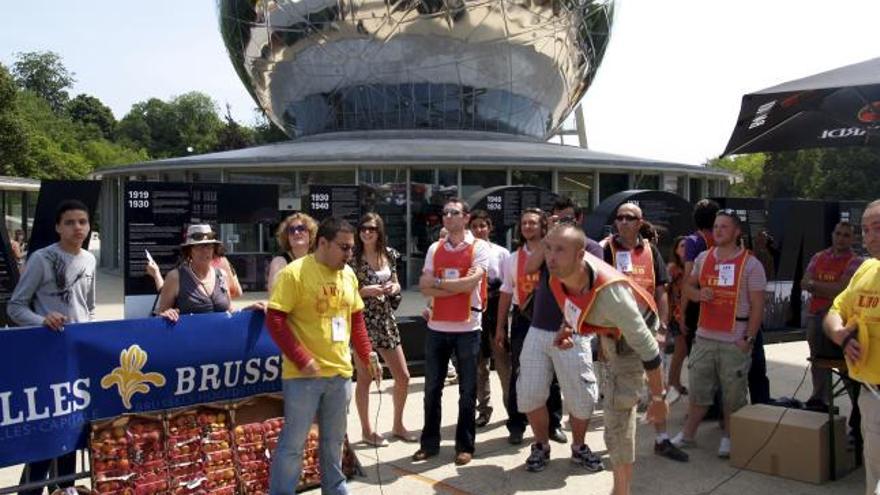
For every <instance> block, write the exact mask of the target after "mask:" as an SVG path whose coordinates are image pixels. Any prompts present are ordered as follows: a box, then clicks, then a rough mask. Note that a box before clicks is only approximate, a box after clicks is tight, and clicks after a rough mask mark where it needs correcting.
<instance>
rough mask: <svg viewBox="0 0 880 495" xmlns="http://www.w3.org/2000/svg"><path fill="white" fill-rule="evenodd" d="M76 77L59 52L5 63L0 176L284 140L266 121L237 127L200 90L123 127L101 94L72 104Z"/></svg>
mask: <svg viewBox="0 0 880 495" xmlns="http://www.w3.org/2000/svg"><path fill="white" fill-rule="evenodd" d="M73 83H74V79H73V73H71V72H69V71H68V70H67V68H66V67H65V66H64V64H63V62H62V60H61V57H60V56H59V55H58V54H56V53H54V52H48V51H47V52H27V53H18V54H17V55H16V61H15V63H14V64H13V67H12V71H10V70H8V69H7V68H6V67H4V66H3V65H2V64H0V174H2V175H11V176H21V177H32V178H37V179H51V178H84V177H86V176H87V175H88V174H89V173H91V172H93V171H94V170H96V169H99V168H102V167H110V166H117V165H124V164H128V163H137V162H146V161H150V160H155V159H161V158H172V157H177V156H185V155H189V154H197V153H209V152H212V151H225V150H233V149H239V148H243V147H247V146H253V145H255V144H265V143H272V142H276V141H285V140H287V139H288V137H287V136H286V135H285V134H284V133H283V132H281V131H280V130H279V129H278V128H276V127H274V126H273V125H272V124H271V123H270V122H269V121H268V120H267V119H266V118H265V117H263V118H262V119H260V120H258V122H257V123H256V125H255V126H253V127H249V126H243V125H240V124H239V123H237V122H236V121H235V120H234V119H233V118H232V115H231V113H230V111H229V108H228V105H227V111H226V115H225V118H221V117H220V116H219V114H218V111H217V110H218V109H217V104H216V103H215V102H214V101H213V100H212V99H211V98H210V97H209V96H208V95H206V94H204V93H200V92H197V91H192V92H189V93H185V94H182V95H180V96H177V97H174V98H172V99H170V100H168V101H163V100H161V99H158V98H150V99H147V100H144V101H141V102H138V103H135V104H134V105H132V107H131V110H130V111H129V112H128V113H127V114H126V115H125V117H124V118H123V119H122V120H120V121H118V122H117V121H116V118H115V117H114V115H113V112H112V111H111V110H110V109H109V108H108V107H107V106H106V105H104V103H102V102H101V100H100V99H99V98H97V97H95V96H91V95H85V94H80V95H77V96H76V97H75V98H73V99H69V95H68V90H69V88H70V87H71V85H72V84H73Z"/></svg>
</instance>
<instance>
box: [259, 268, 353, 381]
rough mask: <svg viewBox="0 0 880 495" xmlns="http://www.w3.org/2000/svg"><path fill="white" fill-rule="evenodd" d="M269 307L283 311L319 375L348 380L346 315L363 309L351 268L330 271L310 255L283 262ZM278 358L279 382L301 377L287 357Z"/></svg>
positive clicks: (350, 371) (349, 335)
mask: <svg viewBox="0 0 880 495" xmlns="http://www.w3.org/2000/svg"><path fill="white" fill-rule="evenodd" d="M269 309H274V310H277V311H283V312H285V313H287V323H288V324H289V325H291V326H292V327H293V328H295V329H296V331H295V336H296V338H297V340H299V342H300V343H301V344H302V345H303V346H304V347H305V348H306V349H307V350H308V352H309V354H311V355H312V357H314V358H315V361H316V362H317V363H318V367H319V368H320V371H319V372H318V376H328V377H329V376H343V377H346V378H349V377H351V375H352V366H351V350H350V348H349V342H350V340H351V314H352V313H356V312H358V311H361V310H363V309H364V302H363V300H362V299H361V296H360V294H359V293H358V280H357V276H355V274H354V271H353V270H352V269H351V267H349V266H348V265H346V266H345V267H344V268H343V269H341V270H333V269H331V268H329V267H327V266H326V265H322V264H321V263H318V261H317V260H315V257H314V255H308V256H305V257H303V258H300V259H298V260H296V261H294V262H292V263H290V264H288V265H287V266H286V267H285V268H284V269H283V270H281V271H280V272H279V273H278V279H277V281H276V283H275V287H274V288H273V289H272V294H271V296H270V297H269ZM334 334H335V335H334ZM283 359H284V363H283V365H282V368H281V370H282V373H281V375H282V377H283V378H284V379H288V378H302V377H303V376H304V375H303V374H302V373H301V372H300V370H299V368H297V367H296V365H295V364H294V363H293V362H292V361H290V360H289V359H287V357H286V356H283Z"/></svg>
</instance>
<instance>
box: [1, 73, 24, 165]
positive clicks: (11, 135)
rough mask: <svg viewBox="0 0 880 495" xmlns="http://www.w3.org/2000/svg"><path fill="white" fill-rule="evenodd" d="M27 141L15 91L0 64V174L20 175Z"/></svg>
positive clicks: (9, 76) (13, 83)
mask: <svg viewBox="0 0 880 495" xmlns="http://www.w3.org/2000/svg"><path fill="white" fill-rule="evenodd" d="M27 150H28V141H27V134H26V132H25V128H24V122H23V121H22V119H21V116H20V115H19V112H18V106H17V91H16V87H15V82H14V81H13V79H12V75H11V74H10V73H9V71H8V70H7V69H6V67H4V66H3V65H2V64H0V174H5V175H20V174H18V173H16V172H17V170H16V169H17V168H18V167H20V166H21V164H22V163H23V162H24V160H25V157H26V156H27Z"/></svg>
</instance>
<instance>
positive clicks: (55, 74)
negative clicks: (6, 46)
mask: <svg viewBox="0 0 880 495" xmlns="http://www.w3.org/2000/svg"><path fill="white" fill-rule="evenodd" d="M12 73H13V75H14V76H15V81H16V82H17V83H18V85H19V86H21V87H22V88H23V89H25V90H28V91H33V92H34V93H36V94H38V95H40V96H41V97H42V98H43V99H44V100H46V101H47V102H48V103H49V106H50V107H51V108H52V110H53V111H54V112H56V113H60V112H61V111H62V110H63V109H64V104H65V103H67V100H68V98H69V96H68V94H67V89H68V88H70V86H72V85H73V83H74V82H76V80H75V79H74V78H73V76H74V74H73V73H72V72H69V71H68V70H67V67H65V66H64V63H63V62H62V61H61V56H59V55H58V54H57V53H55V52H51V51H46V52H24V53H17V54H16V60H15V63H14V64H12Z"/></svg>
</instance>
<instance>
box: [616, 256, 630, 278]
mask: <svg viewBox="0 0 880 495" xmlns="http://www.w3.org/2000/svg"><path fill="white" fill-rule="evenodd" d="M617 271H620V272H623V273H632V271H633V261H632V253H631V252H629V251H618V252H617Z"/></svg>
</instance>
